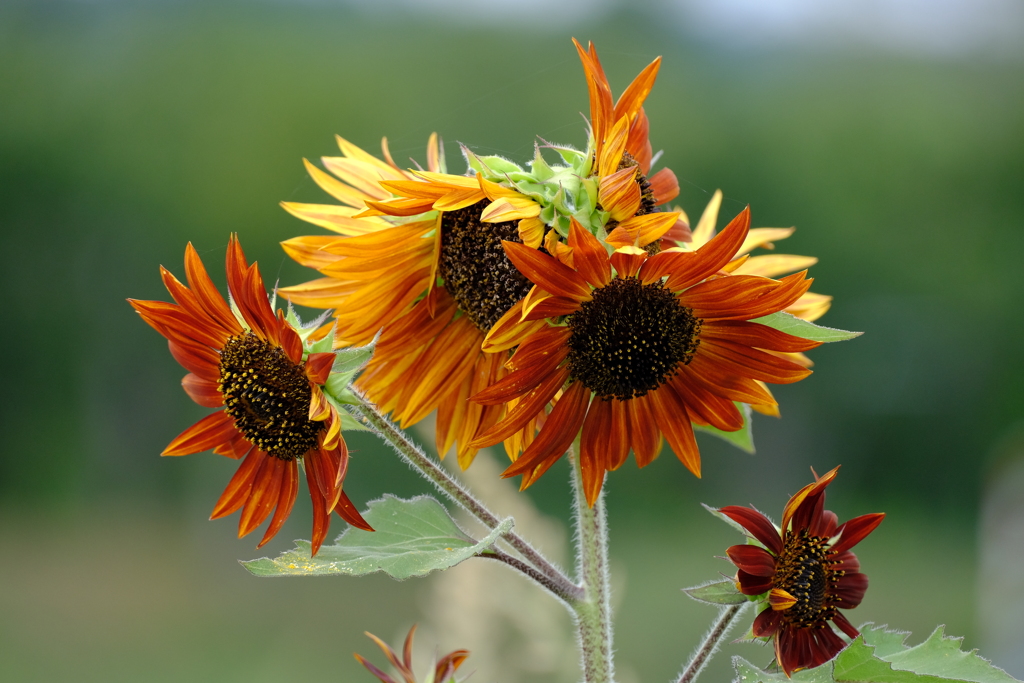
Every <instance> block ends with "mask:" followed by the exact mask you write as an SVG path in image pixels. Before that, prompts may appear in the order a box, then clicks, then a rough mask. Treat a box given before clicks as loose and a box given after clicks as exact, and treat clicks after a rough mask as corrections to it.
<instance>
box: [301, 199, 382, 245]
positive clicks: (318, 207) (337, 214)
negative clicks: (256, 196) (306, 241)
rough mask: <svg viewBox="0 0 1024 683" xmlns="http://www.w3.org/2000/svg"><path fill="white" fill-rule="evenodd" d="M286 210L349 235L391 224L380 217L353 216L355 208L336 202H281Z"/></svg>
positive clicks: (309, 221) (314, 223) (365, 232)
mask: <svg viewBox="0 0 1024 683" xmlns="http://www.w3.org/2000/svg"><path fill="white" fill-rule="evenodd" d="M281 206H282V207H284V210H285V211H287V212H288V213H290V214H291V215H293V216H295V217H297V218H301V219H302V220H304V221H306V222H307V223H312V224H313V225H318V226H320V227H321V228H326V229H327V230H331V231H333V232H336V233H339V234H341V235H346V236H349V237H354V236H356V235H365V234H367V233H371V232H376V231H377V230H381V229H384V228H388V227H390V225H389V224H388V223H386V222H384V221H382V220H381V219H379V218H353V217H352V214H353V212H354V209H350V208H348V207H347V206H338V205H336V204H298V203H295V202H281Z"/></svg>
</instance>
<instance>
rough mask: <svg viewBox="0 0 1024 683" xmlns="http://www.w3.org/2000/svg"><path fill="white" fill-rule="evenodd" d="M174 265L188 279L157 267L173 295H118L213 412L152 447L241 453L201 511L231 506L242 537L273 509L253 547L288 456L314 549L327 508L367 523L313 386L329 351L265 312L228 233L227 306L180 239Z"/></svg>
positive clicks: (277, 507) (338, 439) (319, 381)
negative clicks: (181, 266)
mask: <svg viewBox="0 0 1024 683" xmlns="http://www.w3.org/2000/svg"><path fill="white" fill-rule="evenodd" d="M185 273H186V275H187V280H188V286H187V287H186V286H185V285H183V284H182V283H181V282H179V281H178V280H177V279H176V278H175V277H174V276H173V275H171V273H170V272H169V271H168V270H166V269H165V268H163V267H161V268H160V274H161V276H162V277H163V281H164V285H165V286H166V287H167V290H168V291H169V292H170V293H171V296H172V297H173V298H174V301H175V302H176V303H173V304H172V303H165V302H163V301H138V300H134V299H129V300H128V301H129V303H131V305H132V307H133V308H135V310H136V311H137V312H138V313H139V315H141V316H142V319H143V320H145V321H146V322H147V323H148V324H149V325H150V326H152V327H153V328H154V329H155V330H156V331H157V332H159V333H160V334H162V335H163V336H164V337H166V338H167V343H168V346H169V347H170V350H171V355H172V356H174V359H175V360H177V361H178V362H179V363H180V364H181V365H182V366H183V367H184V368H185V369H186V370H188V371H189V374H187V375H185V377H184V379H182V381H181V383H182V386H183V387H184V388H185V391H186V393H188V395H189V396H190V397H191V398H192V400H193V401H195V402H196V403H198V404H199V405H201V406H205V407H207V408H220V409H221V410H219V411H217V412H216V413H213V414H211V415H207V416H206V417H204V418H203V419H201V420H200V421H199V422H197V423H196V424H194V425H192V426H191V427H189V428H188V429H186V430H185V431H184V432H182V433H181V434H180V435H179V436H177V437H176V438H175V439H174V440H173V441H171V443H170V445H168V446H167V448H166V449H164V452H163V453H162V454H161V455H188V454H191V453H199V452H201V451H205V450H210V449H212V450H213V452H214V453H217V454H219V455H224V456H227V457H229V458H234V459H236V460H239V459H241V460H242V462H241V464H240V465H239V467H238V470H237V471H236V472H235V475H234V476H233V477H232V478H231V481H230V482H229V483H228V486H227V488H226V489H225V490H224V493H223V494H221V497H220V500H218V501H217V504H216V506H214V509H213V514H212V516H211V517H210V519H217V518H219V517H224V516H225V515H229V514H231V513H233V512H235V511H236V510H238V509H240V508H241V509H242V515H241V517H240V519H239V520H238V536H239V538H241V537H242V536H245V535H246V534H248V533H250V532H251V531H253V530H254V529H255V528H256V527H258V526H259V525H260V524H262V523H263V522H264V520H266V518H267V517H268V516H270V513H271V512H273V513H274V515H273V517H272V518H271V520H270V525H269V526H268V527H267V531H266V533H265V534H264V535H263V539H262V540H261V541H260V543H259V546H262V545H263V544H264V543H266V542H267V541H269V540H270V539H271V538H273V537H274V535H275V534H276V533H277V532H278V530H280V528H281V525H283V524H284V522H285V520H286V519H287V518H288V515H289V514H290V513H291V510H292V506H293V505H294V504H295V496H296V494H297V492H298V487H299V466H298V462H299V460H302V461H303V464H304V469H305V472H306V481H307V483H308V485H309V496H310V498H311V499H312V502H313V538H312V547H313V554H314V555H315V554H316V553H317V551H318V550H319V549H320V545H321V543H323V540H324V538H325V537H326V535H327V530H328V527H329V526H330V514H331V512H332V511H334V512H337V513H338V515H339V516H341V518H342V519H344V520H345V521H347V522H348V523H349V524H352V525H354V526H357V527H359V528H361V529H367V530H371V531H372V529H370V527H369V525H368V524H367V523H366V522H365V521H364V520H363V518H362V517H361V516H360V515H359V513H358V511H357V510H356V509H355V506H353V505H352V502H351V501H350V500H349V498H348V496H346V495H345V493H344V492H343V491H342V484H343V482H344V480H345V473H346V471H347V469H348V448H347V447H346V446H345V440H344V439H343V438H342V436H341V421H340V418H339V416H338V412H337V409H336V408H335V407H334V406H333V405H332V404H331V403H330V402H329V401H328V400H327V398H326V397H325V396H324V393H323V391H322V390H321V385H323V384H324V383H325V382H326V381H327V378H328V377H329V376H330V373H331V366H332V365H333V362H334V354H333V353H308V352H307V351H306V350H305V349H304V346H303V341H302V338H301V337H300V336H299V333H298V332H296V330H295V329H294V328H293V327H292V326H291V325H290V324H288V323H287V322H286V321H285V319H284V314H283V313H282V312H281V311H280V310H278V311H277V313H276V314H275V313H274V311H273V310H272V309H271V307H270V302H269V301H268V300H267V294H266V289H265V288H264V285H263V278H262V277H261V276H260V272H259V269H258V268H257V266H256V264H255V263H253V264H252V265H251V266H250V265H249V264H248V263H247V262H246V259H245V254H244V253H243V252H242V246H241V244H239V242H238V239H237V238H236V237H235V236H232V237H231V240H230V242H229V244H228V253H227V278H228V290H229V291H230V293H231V298H232V303H233V304H234V307H235V310H234V311H233V310H232V307H231V306H229V305H228V303H227V302H226V301H225V300H224V298H223V297H222V296H221V295H220V292H218V291H217V289H216V287H215V286H214V285H213V282H212V280H210V276H209V275H208V274H207V272H206V268H205V267H204V266H203V263H202V261H201V260H200V258H199V255H198V254H197V253H196V250H195V249H194V248H193V247H192V245H191V244H189V245H188V246H187V247H186V248H185ZM259 546H257V547H259Z"/></svg>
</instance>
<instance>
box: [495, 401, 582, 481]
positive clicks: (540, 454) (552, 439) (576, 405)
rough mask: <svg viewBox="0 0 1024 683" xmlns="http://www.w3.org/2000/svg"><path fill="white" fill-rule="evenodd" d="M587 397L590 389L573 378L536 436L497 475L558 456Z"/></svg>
mask: <svg viewBox="0 0 1024 683" xmlns="http://www.w3.org/2000/svg"><path fill="white" fill-rule="evenodd" d="M589 401H590V390H589V389H587V388H586V387H584V386H583V385H582V384H581V383H580V382H573V383H572V384H571V385H570V386H569V388H568V389H566V391H565V393H563V394H562V397H561V398H560V399H559V400H558V402H557V403H556V404H555V407H554V408H553V409H552V411H551V414H550V415H548V418H547V420H546V421H545V423H544V427H543V428H542V429H541V431H540V434H538V435H537V438H536V439H534V441H533V443H531V444H530V446H529V447H528V448H527V449H526V451H524V452H523V455H522V457H520V458H519V460H517V461H516V462H514V463H512V465H511V466H509V468H508V469H506V470H505V471H504V472H502V474H501V476H502V477H503V478H508V477H514V476H516V475H517V474H523V473H525V472H527V471H529V470H532V469H533V468H534V467H536V466H537V465H539V464H540V463H541V462H543V461H546V462H549V463H553V462H555V461H557V460H558V459H559V458H561V457H562V456H563V455H564V454H565V451H566V450H567V449H568V448H569V445H570V444H572V442H573V440H574V439H575V438H576V435H577V434H579V433H580V428H581V427H582V426H583V419H584V418H585V417H586V415H587V404H588V402H589Z"/></svg>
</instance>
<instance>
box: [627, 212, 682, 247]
mask: <svg viewBox="0 0 1024 683" xmlns="http://www.w3.org/2000/svg"><path fill="white" fill-rule="evenodd" d="M678 218H679V214H678V213H676V212H675V211H659V212H657V213H647V214H644V215H643V216H633V217H632V218H628V219H626V220H624V221H622V223H620V224H619V227H620V228H623V229H624V230H626V231H627V232H629V233H630V234H633V233H634V232H635V233H636V235H637V238H636V246H638V247H646V246H647V245H648V244H650V243H651V242H655V241H657V240H660V239H661V236H662V235H664V234H665V233H666V232H668V231H669V230H671V229H672V226H673V225H675V224H676V220H677V219H678Z"/></svg>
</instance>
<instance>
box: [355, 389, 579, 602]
mask: <svg viewBox="0 0 1024 683" xmlns="http://www.w3.org/2000/svg"><path fill="white" fill-rule="evenodd" d="M349 389H350V390H351V391H352V393H353V394H355V396H356V397H358V398H359V400H360V405H358V406H353V407H352V411H353V412H354V413H356V415H357V416H358V417H361V418H363V420H364V421H365V422H366V423H367V424H368V425H370V426H371V427H372V428H373V429H374V431H376V432H377V434H379V435H380V437H381V438H382V439H384V440H385V441H387V442H388V443H389V444H391V446H392V447H393V448H394V449H395V451H397V452H398V455H399V456H401V457H402V459H403V460H405V461H406V462H407V463H408V464H409V465H410V466H412V468H413V469H415V470H416V471H417V472H419V473H420V474H421V475H422V476H423V477H424V478H425V479H427V480H428V481H430V482H431V483H432V484H433V485H434V486H436V487H437V489H438V490H439V491H440V492H441V493H443V494H444V495H446V496H448V498H450V499H451V500H452V501H453V502H454V503H456V504H457V505H460V506H461V507H462V508H464V509H465V510H466V511H467V512H468V513H469V514H471V515H473V516H474V517H476V518H477V519H478V520H479V521H480V523H481V524H483V525H484V526H486V527H488V528H489V529H494V528H497V526H498V525H499V524H500V523H501V520H500V519H498V517H497V515H495V514H494V513H493V512H491V511H490V510H488V509H487V506H485V505H484V504H483V503H481V502H480V501H479V500H477V499H476V498H474V497H473V494H472V493H470V492H469V490H468V489H466V487H465V486H463V485H462V484H461V483H460V482H459V481H457V480H456V479H454V478H453V477H452V476H451V475H450V474H448V472H446V471H445V470H444V468H442V467H441V466H440V465H439V464H438V463H436V462H434V461H433V460H431V459H430V458H429V457H428V456H427V454H426V453H425V452H424V451H423V449H422V448H420V447H419V446H418V445H417V444H416V443H414V442H413V441H411V440H409V438H408V437H407V436H406V435H405V433H404V432H403V431H402V430H401V429H399V428H398V427H397V426H395V424H394V423H393V422H391V420H389V419H388V418H387V417H385V416H384V415H383V414H382V413H381V412H380V410H378V409H377V406H376V405H374V404H373V402H371V401H370V400H368V399H367V398H366V397H365V396H364V395H363V394H362V392H360V391H359V390H358V389H356V388H355V387H353V386H350V387H349ZM501 538H502V540H503V541H505V542H506V543H508V544H509V545H510V546H512V548H514V549H515V550H516V552H518V553H519V554H520V555H522V557H523V559H524V560H526V562H527V563H528V564H529V565H532V566H533V567H534V568H535V569H536V570H537V572H539V573H540V574H541V575H543V576H545V577H546V578H547V579H548V584H550V585H551V586H556V587H557V590H552V593H554V594H555V596H556V597H558V598H559V599H561V600H563V601H565V602H572V601H575V600H577V599H578V598H579V596H580V595H581V594H582V592H583V591H582V589H581V588H580V587H579V586H577V585H576V584H575V583H573V582H572V580H570V579H569V577H567V576H566V575H565V574H563V573H562V572H561V571H560V570H559V569H558V568H557V567H555V566H554V565H553V564H552V563H551V562H549V561H548V560H547V558H545V557H544V556H543V555H541V554H540V552H539V551H537V549H536V548H534V547H533V546H531V545H530V544H529V543H527V542H526V541H525V540H524V539H523V538H522V537H521V536H519V535H518V534H516V533H515V532H512V531H510V532H508V533H506V534H504V535H502V537H501ZM517 568H518V567H517ZM527 575H528V576H529V574H527ZM530 578H535V577H532V576H531V577H530ZM538 583H540V582H538ZM541 585H543V586H544V587H545V588H549V590H550V589H551V588H550V586H549V585H547V584H544V583H542V584H541Z"/></svg>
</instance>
